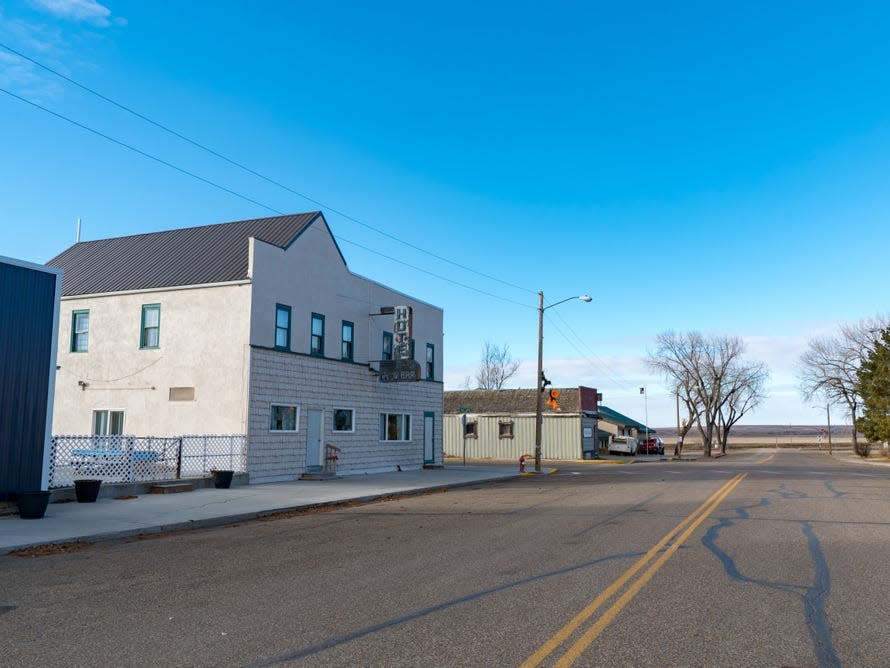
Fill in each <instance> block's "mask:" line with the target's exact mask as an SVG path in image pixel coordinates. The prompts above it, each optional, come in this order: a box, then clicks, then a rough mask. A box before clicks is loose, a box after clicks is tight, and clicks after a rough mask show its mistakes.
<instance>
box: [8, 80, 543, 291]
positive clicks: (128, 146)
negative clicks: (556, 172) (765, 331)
mask: <svg viewBox="0 0 890 668" xmlns="http://www.w3.org/2000/svg"><path fill="white" fill-rule="evenodd" d="M0 92H3V93H6V94H7V95H9V96H10V97H13V98H15V99H17V100H19V101H21V102H24V103H25V104H28V105H30V106H32V107H35V108H37V109H40V110H41V111H43V112H46V113H47V114H50V115H52V116H55V117H56V118H58V119H60V120H63V121H65V122H67V123H70V124H72V125H74V126H76V127H78V128H81V129H82V130H86V131H87V132H90V133H92V134H94V135H96V136H98V137H101V138H102V139H105V140H107V141H110V142H112V143H113V144H117V145H118V146H120V147H122V148H125V149H128V150H130V151H133V152H134V153H137V154H138V155H141V156H143V157H145V158H148V159H149V160H154V161H155V162H157V163H159V164H162V165H164V166H165V167H169V168H170V169H173V170H175V171H177V172H179V173H181V174H185V175H186V176H190V177H192V178H193V179H197V180H198V181H201V182H202V183H205V184H207V185H209V186H212V187H214V188H217V189H219V190H222V191H223V192H225V193H228V194H230V195H234V196H235V197H239V198H241V199H243V200H244V201H246V202H250V203H251V204H255V205H256V206H259V207H262V208H264V209H266V210H268V211H271V212H272V213H276V214H278V215H281V216H283V215H286V214H285V212H283V211H279V210H278V209H276V208H274V207H271V206H269V205H268V204H263V203H262V202H260V201H258V200H255V199H253V198H251V197H248V196H247V195H243V194H241V193H239V192H237V191H235V190H232V189H231V188H227V187H226V186H224V185H221V184H219V183H216V182H215V181H211V180H210V179H207V178H205V177H203V176H200V175H199V174H195V173H194V172H191V171H189V170H187V169H183V168H182V167H179V166H177V165H174V164H173V163H172V162H169V161H167V160H164V159H163V158H159V157H157V156H155V155H152V154H151V153H146V152H145V151H143V150H141V149H139V148H136V147H135V146H132V145H131V144H128V143H126V142H123V141H121V140H119V139H115V138H114V137H111V136H109V135H107V134H105V133H103V132H100V131H99V130H96V129H94V128H91V127H89V126H88V125H84V124H83V123H80V122H79V121H75V120H74V119H73V118H69V117H67V116H65V115H63V114H60V113H58V112H56V111H53V110H52V109H48V108H47V107H44V106H43V105H40V104H38V103H36V102H33V101H32V100H28V99H27V98H24V97H22V96H20V95H16V94H15V93H13V92H12V91H9V90H6V89H5V88H2V87H0ZM331 236H333V237H334V238H335V239H336V240H337V241H341V242H345V243H348V244H352V245H353V246H357V247H358V248H362V249H364V250H366V251H368V252H369V253H374V254H375V255H379V256H380V257H383V258H386V259H387V260H390V261H392V262H396V263H398V264H401V265H404V266H406V267H410V268H411V269H414V270H415V271H419V272H421V273H424V274H428V275H430V276H434V277H435V278H438V279H439V280H442V281H445V282H447V283H451V284H452V285H457V286H458V287H461V288H464V289H466V290H472V291H473V292H478V293H479V294H482V295H485V296H487V297H491V298H493V299H498V300H500V301H504V302H507V303H510V304H515V305H518V306H523V307H528V308H533V307H532V306H531V305H528V304H523V303H521V302H518V301H515V300H513V299H509V298H507V297H502V296H500V295H496V294H493V293H491V292H486V291H485V290H481V289H479V288H476V287H474V286H472V285H467V284H466V283H461V282H460V281H456V280H454V279H452V278H448V277H446V276H442V275H440V274H437V273H435V272H432V271H429V270H428V269H423V268H421V267H417V266H415V265H413V264H410V263H408V262H405V261H404V260H399V259H396V258H394V257H392V256H389V255H386V254H385V253H381V252H380V251H376V250H374V249H373V248H370V247H368V246H365V245H363V244H360V243H358V242H356V241H352V240H351V239H347V238H345V237H342V236H338V235H335V234H333V232H332V233H331Z"/></svg>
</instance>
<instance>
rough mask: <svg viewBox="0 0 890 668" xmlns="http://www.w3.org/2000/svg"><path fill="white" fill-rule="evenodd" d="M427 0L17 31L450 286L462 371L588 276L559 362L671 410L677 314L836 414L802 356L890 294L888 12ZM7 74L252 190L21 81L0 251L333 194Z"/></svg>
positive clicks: (553, 317)
mask: <svg viewBox="0 0 890 668" xmlns="http://www.w3.org/2000/svg"><path fill="white" fill-rule="evenodd" d="M322 4H324V6H320V5H322ZM424 4H425V3H408V2H404V3H402V2H397V3H385V6H382V7H381V6H370V5H368V3H358V2H341V3H307V2H288V3H283V2H282V3H273V2H269V3H264V4H259V3H242V2H213V3H210V2H198V1H193V2H188V3H146V2H114V1H112V0H108V1H106V2H103V3H99V2H96V1H95V0H30V1H9V2H7V1H2V0H0V43H2V44H3V45H5V46H6V47H8V48H11V49H13V50H15V51H18V52H20V53H22V54H24V55H26V56H28V57H29V58H32V59H34V60H36V61H38V62H40V63H41V64H43V65H45V66H47V67H49V68H52V69H54V70H56V71H58V72H61V73H62V74H64V75H65V76H67V77H69V78H71V79H74V80H75V81H77V82H79V83H81V84H82V85H84V86H86V87H89V88H91V89H93V90H95V91H98V92H100V93H102V94H103V95H105V96H106V97H108V98H111V99H113V100H114V101H116V102H118V103H119V104H122V105H124V106H126V107H129V108H131V109H133V110H135V111H138V112H139V113H140V114H142V115H144V116H147V117H149V118H151V119H152V120H154V121H156V122H158V123H160V124H162V125H165V126H167V127H170V128H172V129H175V130H176V131H177V132H179V133H180V134H182V135H184V136H186V137H188V138H189V139H192V140H193V141H195V142H198V143H200V144H203V145H205V146H208V147H210V148H212V149H213V150H215V151H216V152H218V153H220V154H223V155H225V156H226V157H228V158H230V159H232V160H234V161H237V162H238V163H241V164H243V165H246V166H248V167H249V168H251V169H252V170H254V171H256V172H260V173H261V174H263V175H265V176H268V177H270V178H272V179H274V180H275V181H278V182H280V183H283V184H285V185H287V186H288V187H289V188H290V189H291V190H293V191H297V192H299V193H301V194H303V195H306V196H308V197H310V198H311V199H313V200H316V201H318V202H322V203H324V205H325V206H324V207H321V208H322V210H324V211H325V213H326V217H327V219H328V221H329V223H330V225H331V227H332V229H333V231H334V234H335V236H337V238H338V241H339V243H340V245H341V248H342V251H343V253H344V255H345V257H346V259H347V262H348V263H349V265H350V268H351V269H352V270H353V271H355V272H356V273H359V274H362V275H364V276H368V277H370V278H373V279H375V280H379V281H381V282H383V283H386V284H388V285H391V286H392V287H395V288H397V289H401V290H404V291H406V292H408V293H410V294H412V295H414V296H417V297H419V298H421V299H424V300H426V301H429V302H431V303H434V304H437V305H439V306H442V307H443V308H444V309H445V351H444V359H445V366H446V388H447V389H455V388H457V387H459V386H460V385H461V384H462V383H463V380H464V378H465V377H466V376H468V375H472V374H473V373H474V369H475V366H476V365H477V363H478V360H479V357H480V352H481V347H482V344H483V342H484V341H485V340H486V339H488V340H491V341H492V342H494V343H497V344H508V345H509V346H510V350H511V352H512V353H513V355H514V357H516V358H519V359H521V360H522V361H523V365H522V367H521V371H520V374H519V376H518V377H517V378H516V380H515V382H514V383H511V385H523V386H530V385H531V384H532V383H533V382H534V364H535V355H536V335H537V319H536V312H535V306H536V303H537V296H536V292H537V291H538V290H543V291H544V293H545V297H546V299H547V301H548V302H555V301H559V300H560V299H563V298H565V297H570V296H572V295H576V294H581V293H589V294H590V295H592V296H593V297H594V301H593V302H592V303H591V304H584V303H582V302H577V301H573V302H567V303H565V304H562V305H560V306H558V307H556V308H554V309H550V310H548V311H547V319H546V321H545V349H544V350H545V364H544V366H545V369H546V372H547V376H548V378H550V379H551V380H552V381H553V382H554V384H555V385H557V386H572V385H577V384H585V385H591V386H595V387H597V388H598V389H600V390H601V391H602V392H603V393H604V395H605V396H604V400H605V403H606V404H607V405H609V406H611V407H613V408H615V409H617V410H620V411H622V412H625V413H627V414H629V415H631V416H634V417H637V418H638V419H644V415H645V412H646V410H648V414H649V422H650V423H651V424H652V425H653V426H662V425H669V424H672V423H673V422H674V411H673V401H672V399H671V397H670V396H669V395H668V393H667V392H666V390H665V389H664V387H662V385H661V380H660V379H659V378H657V377H652V376H650V375H649V374H648V372H647V371H646V369H645V365H644V363H643V362H644V359H645V356H646V354H647V352H648V351H650V350H651V349H652V348H653V345H654V339H655V336H656V335H657V334H658V333H659V332H663V331H665V330H669V329H673V330H676V331H691V330H699V331H703V332H706V333H716V334H729V335H737V336H741V337H743V338H744V339H745V340H746V342H747V343H748V356H749V358H751V359H756V360H761V361H764V362H766V363H767V364H768V365H769V367H770V369H771V373H772V378H771V385H770V399H769V400H768V401H767V402H766V403H765V404H764V406H763V407H762V409H760V410H759V411H758V412H756V413H754V414H752V415H751V416H750V418H749V419H746V422H748V423H771V424H775V423H778V424H788V423H795V424H801V423H808V424H815V423H818V422H820V421H821V420H822V419H823V416H824V410H823V409H814V408H812V407H809V406H806V405H804V404H803V403H802V402H801V400H800V398H799V396H798V393H797V391H796V388H795V379H794V369H793V363H794V360H795V359H796V357H797V356H798V355H799V353H800V351H801V350H802V348H803V346H804V345H805V344H806V342H807V340H808V339H809V338H811V337H813V336H818V335H822V334H824V333H826V332H830V331H832V330H833V329H834V328H835V327H836V326H837V324H838V323H840V322H845V321H852V320H858V319H860V318H863V317H869V316H874V315H876V314H878V313H884V312H886V311H887V307H886V302H885V295H886V294H887V292H888V290H887V288H888V283H890V280H888V272H887V270H886V263H885V262H884V261H883V259H882V258H883V255H884V254H885V253H886V250H885V249H886V248H887V247H888V242H890V231H888V225H887V224H886V222H885V221H886V220H887V214H888V209H890V188H888V187H887V185H886V182H887V174H888V173H890V169H888V167H890V164H888V163H890V150H888V149H890V100H888V96H890V93H888V91H890V86H888V83H890V81H888V79H890V40H887V38H886V35H888V34H890V10H887V9H886V6H885V5H883V4H882V3H874V4H872V3H855V5H851V6H844V7H841V6H832V5H829V4H823V3H813V2H809V3H744V6H743V5H742V4H741V3H740V4H738V5H736V6H730V5H729V3H705V2H687V3H671V4H670V5H666V4H664V3H642V2H638V3H626V2H623V3H581V2H578V3H571V2H563V3H547V4H546V5H545V4H544V3H521V2H519V3H517V2H510V3H506V2H505V3H500V2H492V3H468V2H449V3H447V4H446V3H441V4H440V5H436V6H434V5H432V4H431V3H430V5H431V6H426V7H425V6H423V5H424ZM0 88H2V89H4V90H5V91H9V92H11V93H13V94H15V95H18V96H20V97H22V98H25V99H27V100H29V101H31V102H33V103H36V104H39V105H41V106H43V107H46V108H47V109H50V110H52V111H54V112H56V113H57V114H61V115H63V116H66V117H68V118H70V119H72V120H74V121H76V122H78V123H80V124H82V125H84V126H87V127H89V128H92V129H93V130H95V131H97V132H100V133H102V134H104V135H107V136H109V137H112V138H114V139H116V140H118V141H120V142H122V143H125V144H128V145H131V146H133V147H135V148H137V149H139V150H140V151H143V152H144V153H148V154H151V155H153V156H155V157H157V158H159V159H161V160H163V161H165V162H168V163H171V164H173V165H175V166H176V167H178V168H180V169H183V170H186V171H188V172H191V173H194V174H196V175H199V176H200V177H202V178H203V179H207V180H209V181H212V182H214V183H217V184H219V185H221V186H223V187H225V188H227V189H229V190H232V191H235V192H236V193H238V194H239V195H242V196H243V197H238V196H235V195H233V194H230V193H227V192H224V191H222V190H220V189H218V188H215V187H213V186H211V185H208V184H207V183H205V182H202V181H199V180H197V179H195V178H192V177H189V176H186V175H184V174H183V173H182V172H179V171H176V170H175V169H173V168H171V167H169V166H166V165H163V164H160V163H158V162H156V161H153V160H151V159H149V158H146V157H144V156H142V155H138V154H137V153H134V152H132V151H130V150H128V149H126V148H123V147H122V146H120V145H119V144H115V143H112V142H110V141H108V140H106V139H103V138H101V137H99V136H97V135H96V134H93V133H91V132H89V131H87V130H85V129H83V128H80V127H76V126H74V125H72V124H70V123H68V122H65V121H63V120H60V119H59V118H57V117H54V116H52V115H50V114H48V113H46V112H45V111H42V110H40V109H37V108H35V107H33V106H31V105H29V104H27V103H25V102H23V101H21V100H19V99H16V98H14V97H11V96H10V95H8V94H5V93H0V146H2V153H0V226H2V231H3V236H2V239H3V240H2V242H0V255H7V256H11V257H17V258H20V259H24V260H29V261H33V262H44V261H46V260H48V259H49V258H51V257H53V256H54V255H56V254H57V253H59V252H60V251H61V250H63V249H64V248H66V247H67V246H69V245H70V244H71V243H73V241H74V237H75V221H76V220H77V218H81V219H82V220H83V232H82V236H83V238H84V239H96V238H103V237H108V236H119V235H126V234H134V233H141V232H149V231H156V230H162V229H170V228H174V227H185V226H191V225H201V224H209V223H217V222H225V221H230V220H240V219H245V218H253V217H258V216H265V215H269V214H270V212H271V211H272V210H275V211H284V212H297V211H307V210H314V209H317V208H319V206H318V205H317V204H314V203H312V202H311V201H307V200H306V199H303V198H301V197H299V196H297V195H295V194H294V193H293V192H289V191H287V190H284V189H281V188H278V187H276V186H273V185H271V184H269V183H268V182H265V181H263V180H262V179H259V178H257V177H255V176H252V175H250V174H247V173H245V172H244V171H242V170H239V169H238V168H236V167H234V166H232V165H231V164H229V163H226V162H224V161H222V160H220V159H218V158H216V157H213V156H211V155H209V154H208V153H206V152H204V151H201V150H200V149H198V148H196V147H195V146H193V145H190V144H188V143H185V142H183V141H181V140H179V139H176V138H175V137H172V136H171V135H169V134H168V133H165V132H163V131H162V130H160V129H158V128H157V127H155V126H152V125H150V124H147V123H146V122H145V121H143V120H140V119H138V118H135V117H134V116H132V115H130V114H127V113H126V112H124V111H122V110H121V109H119V108H117V107H114V106H113V105H110V104H109V103H107V102H104V101H102V100H99V99H98V98H96V97H95V96H93V95H90V94H89V93H87V92H85V91H84V90H82V89H79V88H78V87H76V86H74V85H72V84H70V83H68V82H66V81H64V80H63V79H60V78H58V77H55V76H54V75H52V74H50V73H49V72H47V71H46V70H43V69H41V68H39V67H37V66H36V65H34V64H33V63H30V62H28V61H26V60H23V59H21V58H20V57H18V56H16V55H14V54H13V53H11V52H10V51H9V50H8V49H6V48H2V47H0ZM248 200H253V202H251V201H248ZM332 209H333V210H336V212H335V211H333V210H332ZM337 212H343V213H346V214H347V215H348V216H349V217H351V218H355V219H358V220H360V221H362V222H364V223H367V224H368V225H370V226H372V227H373V228H377V229H379V230H382V231H383V232H385V233H386V234H387V235H392V236H395V237H397V238H399V239H403V240H404V241H406V242H408V243H410V244H412V245H413V246H417V247H420V248H423V249H425V250H427V251H429V252H430V253H432V255H431V254H428V253H421V252H419V251H417V250H416V249H414V248H412V247H410V246H407V245H404V244H400V243H398V242H396V241H393V239H392V238H390V237H387V236H384V235H381V234H378V233H377V232H375V231H373V230H371V229H369V228H367V227H364V226H362V225H360V224H357V223H355V222H354V221H353V220H350V218H349V217H343V216H342V215H340V214H339V213H337ZM385 256H389V257H396V258H398V259H400V260H402V261H403V262H405V263H407V264H410V265H413V266H415V267H419V268H422V269H424V270H426V271H427V272H431V273H432V274H435V276H433V275H430V274H429V273H424V272H422V271H417V270H416V269H412V268H410V267H407V266H405V265H403V264H399V263H397V262H393V261H392V260H390V259H388V258H387V257H385ZM437 256H438V257H437ZM441 258H444V259H441ZM446 260H450V261H451V262H456V263H458V264H460V265H462V266H463V267H466V268H469V269H471V270H474V271H468V270H467V269H463V268H461V267H458V266H455V265H454V264H451V263H449V262H447V261H446ZM475 272H479V273H475ZM483 274H484V275H483ZM446 279H447V280H446ZM495 279H497V280H495ZM458 284H461V285H458ZM463 286H472V287H473V288H475V289H468V288H466V287H463ZM483 293H486V294H483ZM641 385H646V386H647V387H648V388H649V392H648V403H645V402H644V400H643V399H642V398H641V397H640V395H639V389H638V388H639V387H640V386H641Z"/></svg>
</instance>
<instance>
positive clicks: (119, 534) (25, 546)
mask: <svg viewBox="0 0 890 668" xmlns="http://www.w3.org/2000/svg"><path fill="white" fill-rule="evenodd" d="M519 477H520V475H519V474H516V475H513V476H506V477H505V476H497V477H492V478H482V479H478V480H469V481H460V482H454V483H442V484H437V485H433V486H430V487H412V488H408V489H404V490H398V491H391V492H381V493H379V494H366V495H363V496H356V497H348V498H343V499H337V500H335V501H320V502H317V503H302V504H296V505H287V506H278V507H275V508H266V509H263V510H254V511H250V512H246V513H237V514H234V515H221V516H219V517H206V518H203V519H198V520H188V521H185V522H174V523H172V524H158V525H156V526H149V527H139V528H137V529H123V530H120V531H110V532H104V533H103V532H100V533H96V534H90V535H85V536H76V537H72V538H70V539H66V540H48V541H36V542H30V543H22V544H19V545H6V546H2V547H0V556H9V555H12V556H16V555H13V554H12V553H14V552H20V551H26V550H30V549H33V548H40V547H46V546H49V545H55V546H60V547H63V546H65V545H74V544H84V543H86V544H94V543H103V542H111V541H116V540H125V539H128V538H138V537H139V536H151V537H155V536H159V535H161V534H166V533H181V532H185V531H193V530H198V529H211V528H216V527H224V526H231V525H235V524H241V523H244V522H250V521H253V520H259V519H264V518H272V517H274V516H276V515H285V514H287V513H294V512H300V511H313V510H323V509H336V508H338V507H348V506H363V505H369V504H371V503H375V502H377V501H386V500H388V499H397V498H401V497H405V496H422V495H424V494H437V493H442V492H445V491H447V490H449V489H457V488H460V487H470V486H472V485H482V484H490V483H494V482H502V481H506V480H516V479H517V478H519ZM34 521H38V520H34ZM22 556H25V555H22Z"/></svg>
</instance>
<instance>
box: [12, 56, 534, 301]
mask: <svg viewBox="0 0 890 668" xmlns="http://www.w3.org/2000/svg"><path fill="white" fill-rule="evenodd" d="M0 47H2V48H4V49H6V50H7V51H9V52H10V53H12V54H15V55H16V56H18V57H19V58H22V59H24V60H27V61H28V62H30V63H32V64H34V65H36V66H37V67H39V68H41V69H43V70H45V71H47V72H49V73H51V74H53V75H55V76H57V77H59V78H60V79H63V80H64V81H67V82H68V83H70V84H72V85H73V86H77V87H78V88H80V89H81V90H83V91H85V92H87V93H89V94H91V95H94V96H96V97H98V98H99V99H100V100H103V101H104V102H107V103H109V104H111V105H114V106H115V107H117V108H118V109H121V110H122V111H125V112H127V113H128V114H132V115H133V116H135V117H136V118H139V119H141V120H143V121H145V122H146V123H149V124H151V125H153V126H155V127H156V128H158V129H160V130H163V131H164V132H167V133H169V134H171V135H173V136H174V137H176V138H178V139H180V140H182V141H184V142H187V143H189V144H191V145H192V146H195V147H196V148H199V149H201V150H202V151H206V152H207V153H209V154H211V155H213V156H215V157H217V158H219V159H220V160H223V161H225V162H227V163H229V164H230V165H233V166H234V167H237V168H238V169H241V170H243V171H245V172H247V173H249V174H251V175H253V176H256V177H257V178H259V179H262V180H263V181H266V182H267V183H270V184H272V185H274V186H276V187H278V188H281V189H283V190H286V191H287V192H289V193H291V194H293V195H296V196H297V197H300V198H302V199H304V200H306V201H307V202H310V203H312V204H314V205H316V206H319V207H321V208H323V209H325V210H327V211H329V212H331V213H334V214H336V215H338V216H340V217H341V218H344V219H346V220H348V221H350V222H353V223H355V224H356V225H360V226H362V227H364V228H366V229H369V230H372V231H373V232H376V233H377V234H380V235H382V236H384V237H386V238H387V239H390V240H392V241H396V242H398V243H400V244H403V245H405V246H407V247H409V248H412V249H414V250H416V251H418V252H420V253H424V254H425V255H428V256H430V257H433V258H435V259H437V260H440V261H442V262H445V263H447V264H450V265H452V266H454V267H458V268H459V269H463V270H464V271H468V272H470V273H473V274H476V275H477V276H481V277H483V278H486V279H488V280H491V281H495V282H497V283H501V284H503V285H506V286H508V287H511V288H514V289H516V290H521V291H524V292H531V293H534V292H535V291H534V290H532V289H530V288H526V287H522V286H520V285H516V284H515V283H511V282H509V281H505V280H504V279H501V278H498V277H497V276H492V275H491V274H487V273H485V272H481V271H479V270H477V269H473V268H472V267H468V266H466V265H464V264H461V263H459V262H455V261H454V260H451V259H449V258H447V257H444V256H442V255H439V254H438V253H434V252H432V251H429V250H427V249H425V248H422V247H420V246H418V245H416V244H413V243H411V242H409V241H406V240H405V239H402V238H401V237H398V236H396V235H394V234H390V233H389V232H387V231H385V230H381V229H379V228H377V227H375V226H373V225H371V224H370V223H367V222H365V221H362V220H359V219H358V218H355V217H354V216H351V215H349V214H348V213H345V212H343V211H340V210H339V209H336V208H334V207H332V206H330V205H328V204H325V203H324V202H321V201H319V200H317V199H315V198H313V197H310V196H309V195H307V194H305V193H302V192H300V191H298V190H295V189H294V188H291V187H290V186H288V185H286V184H284V183H281V182H280V181H278V180H276V179H273V178H271V177H268V176H266V175H265V174H262V173H260V172H258V171H256V170H254V169H252V168H250V167H248V166H247V165H244V164H243V163H240V162H238V161H236V160H233V159H232V158H229V157H228V156H226V155H223V154H222V153H219V152H218V151H216V150H214V149H212V148H210V147H208V146H206V145H204V144H202V143H200V142H198V141H195V140H194V139H191V138H190V137H187V136H186V135H184V134H182V133H180V132H177V131H176V130H173V129H172V128H170V127H168V126H166V125H164V124H162V123H159V122H158V121H155V120H154V119H152V118H149V117H148V116H146V115H145V114H142V113H140V112H138V111H136V110H134V109H132V108H130V107H128V106H126V105H124V104H121V103H120V102H117V101H116V100H113V99H112V98H110V97H108V96H106V95H103V94H102V93H100V92H98V91H96V90H94V89H92V88H90V87H89V86H86V85H84V84H82V83H80V82H78V81H76V80H74V79H72V78H71V77H69V76H66V75H65V74H62V73H61V72H59V71H57V70H55V69H53V68H51V67H49V66H48V65H45V64H44V63H41V62H40V61H38V60H35V59H34V58H31V57H30V56H27V55H25V54H24V53H21V52H20V51H17V50H16V49H13V48H12V47H11V46H9V45H7V44H4V43H3V42H0ZM4 92H7V91H4ZM20 99H21V98H20ZM180 171H182V170H180ZM242 199H246V198H242ZM248 201H252V200H248ZM254 203H256V202H254ZM260 206H265V205H260ZM266 208H268V207H266Z"/></svg>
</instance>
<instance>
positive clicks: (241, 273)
mask: <svg viewBox="0 0 890 668" xmlns="http://www.w3.org/2000/svg"><path fill="white" fill-rule="evenodd" d="M317 219H321V220H322V221H324V216H322V214H321V213H320V212H318V211H311V212H308V213H300V214H294V215H289V216H275V217H272V218H255V219H252V220H241V221H236V222H232V223H220V224H217V225H204V226H201V227H187V228H183V229H178V230H168V231H165V232H152V233H149V234H137V235H134V236H128V237H116V238H113V239H99V240H96V241H84V242H80V243H77V244H74V245H73V246H71V247H70V248H68V249H67V250H65V251H64V252H62V253H60V254H59V255H57V256H56V257H54V258H53V259H52V260H50V261H49V262H47V264H48V265H50V266H53V267H58V268H59V269H62V270H63V271H64V274H63V276H62V294H63V295H65V296H69V295H86V294H99V293H105V292H124V291H129V290H150V289H154V288H168V287H178V286H183V285H204V284H209V283H226V282H230V281H239V280H245V279H247V278H248V256H249V242H248V239H250V238H251V237H254V238H256V239H259V240H261V241H264V242H266V243H268V244H272V245H274V246H278V247H280V248H287V247H289V246H290V245H291V244H292V243H293V242H294V241H295V240H296V239H297V238H298V237H299V236H300V235H301V234H302V233H303V232H304V231H305V230H307V229H308V228H309V226H310V225H312V223H314V222H315V221H316V220H317ZM323 227H324V229H325V232H326V233H328V234H330V230H329V229H328V228H327V225H326V224H325V225H324V226H323ZM332 241H333V243H334V245H335V246H336V241H334V240H333V237H332ZM337 250H338V252H339V247H338V248H337ZM340 256H341V258H342V253H341V255H340ZM344 264H345V261H344Z"/></svg>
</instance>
